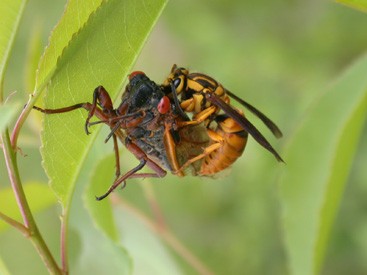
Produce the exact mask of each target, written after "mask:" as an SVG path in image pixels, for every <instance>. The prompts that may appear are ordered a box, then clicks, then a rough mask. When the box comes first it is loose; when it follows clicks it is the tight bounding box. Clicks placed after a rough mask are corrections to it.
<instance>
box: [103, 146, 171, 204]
mask: <svg viewBox="0 0 367 275" xmlns="http://www.w3.org/2000/svg"><path fill="white" fill-rule="evenodd" d="M125 145H126V148H127V149H128V150H129V151H130V152H131V153H133V154H134V155H135V156H136V158H137V159H138V160H139V161H140V163H139V165H137V166H136V167H134V168H133V169H131V170H130V171H128V172H127V173H126V174H124V175H123V176H121V177H119V178H117V179H116V180H115V181H114V183H113V184H112V185H111V186H110V188H108V190H107V192H106V193H105V194H103V195H102V196H99V197H96V199H97V200H98V201H100V200H103V199H104V198H106V197H107V196H108V195H109V194H111V192H112V191H113V190H115V189H116V188H117V187H118V186H119V185H120V184H121V183H123V182H125V181H126V180H127V179H129V178H142V177H144V178H146V177H159V178H162V177H164V176H165V175H166V174H167V172H166V171H165V170H163V169H162V168H161V167H160V166H159V165H158V164H156V163H155V162H154V161H152V160H151V159H149V158H148V156H147V155H146V154H145V153H144V152H143V151H142V150H141V149H140V148H139V147H138V146H137V145H136V144H134V143H132V142H131V141H130V140H126V142H125ZM145 165H147V166H148V167H149V168H151V169H152V170H153V171H154V172H155V173H141V174H137V172H138V171H139V170H141V169H142V168H143V167H144V166H145ZM124 185H125V184H124Z"/></svg>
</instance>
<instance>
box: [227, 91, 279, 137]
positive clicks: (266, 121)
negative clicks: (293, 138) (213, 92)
mask: <svg viewBox="0 0 367 275" xmlns="http://www.w3.org/2000/svg"><path fill="white" fill-rule="evenodd" d="M226 93H227V94H228V95H229V96H230V97H232V98H233V99H234V100H236V101H237V102H238V103H240V104H241V105H243V106H244V107H246V108H247V109H248V110H249V111H250V112H251V113H253V114H254V115H256V116H257V117H258V118H259V119H260V120H261V121H262V122H264V124H265V125H266V126H267V127H268V128H269V129H270V131H271V132H272V133H273V134H274V136H276V137H277V138H281V137H282V136H283V134H282V132H281V131H280V129H279V128H278V126H277V125H276V124H275V123H274V122H273V121H271V120H270V118H268V117H267V116H266V115H264V114H263V113H262V112H261V111H259V110H258V109H256V108H255V107H254V106H252V105H251V104H249V103H247V102H246V101H244V100H243V99H242V98H239V97H238V96H236V95H235V94H233V93H231V92H230V91H228V90H226Z"/></svg>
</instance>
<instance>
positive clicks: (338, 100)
mask: <svg viewBox="0 0 367 275" xmlns="http://www.w3.org/2000/svg"><path fill="white" fill-rule="evenodd" d="M366 72H367V56H364V57H363V58H362V59H361V60H359V61H358V62H357V63H356V64H354V66H352V68H350V69H349V70H348V71H347V72H346V73H345V74H343V75H342V76H341V77H340V79H339V80H338V81H337V82H336V83H335V85H334V86H333V87H331V88H330V89H329V90H327V91H326V92H325V93H323V94H322V95H321V96H320V98H319V99H318V100H317V101H316V102H315V104H314V106H313V108H312V109H310V110H309V112H308V113H307V114H306V117H305V118H304V121H302V122H301V123H300V125H299V129H298V130H297V131H296V133H295V135H294V136H293V139H292V140H291V142H290V144H289V146H288V148H287V153H286V156H285V161H286V162H287V164H286V165H285V168H284V173H283V175H282V178H281V200H282V206H283V222H284V234H285V237H284V239H285V243H286V249H287V252H288V255H289V261H290V263H289V266H290V271H291V274H314V273H317V272H318V271H319V270H320V268H321V265H322V262H323V258H324V254H325V249H326V245H327V241H328V237H329V236H330V230H331V227H332V224H333V221H334V219H335V215H336V212H337V209H338V207H339V203H340V199H341V196H342V194H343V190H344V185H345V182H346V180H347V177H348V173H349V170H350V167H351V163H352V161H353V156H354V154H355V152H356V148H357V145H358V139H359V137H360V135H361V131H362V129H363V126H364V123H365V119H366V112H367V78H366Z"/></svg>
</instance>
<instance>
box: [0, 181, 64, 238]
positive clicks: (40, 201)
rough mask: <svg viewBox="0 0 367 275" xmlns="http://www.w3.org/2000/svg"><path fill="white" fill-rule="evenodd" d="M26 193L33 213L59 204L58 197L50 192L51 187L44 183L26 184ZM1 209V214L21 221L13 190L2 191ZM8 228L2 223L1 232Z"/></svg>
mask: <svg viewBox="0 0 367 275" xmlns="http://www.w3.org/2000/svg"><path fill="white" fill-rule="evenodd" d="M24 192H25V194H26V196H27V199H28V203H29V205H30V208H31V210H32V213H37V212H40V211H43V210H45V209H47V208H48V207H50V206H52V205H54V204H55V203H56V202H57V200H56V197H55V195H54V194H53V193H52V191H51V190H50V188H49V186H47V184H44V183H38V182H29V183H26V184H24ZM0 208H1V212H3V213H4V214H6V215H8V216H9V217H11V218H13V219H15V220H18V221H21V215H20V212H19V209H18V205H17V203H16V201H15V197H14V192H13V190H12V189H11V188H6V189H2V190H0ZM7 227H8V224H6V223H4V222H3V221H0V232H1V231H2V230H4V229H6V228H7Z"/></svg>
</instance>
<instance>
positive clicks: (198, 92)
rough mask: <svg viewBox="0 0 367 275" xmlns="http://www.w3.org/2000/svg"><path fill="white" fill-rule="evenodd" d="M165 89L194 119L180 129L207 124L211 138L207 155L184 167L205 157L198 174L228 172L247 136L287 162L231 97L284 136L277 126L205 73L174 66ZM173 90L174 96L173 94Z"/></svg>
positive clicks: (244, 145)
mask: <svg viewBox="0 0 367 275" xmlns="http://www.w3.org/2000/svg"><path fill="white" fill-rule="evenodd" d="M172 86H173V87H174V89H172ZM162 88H163V90H164V91H165V93H166V94H167V95H168V96H170V97H172V98H174V99H175V100H176V101H179V104H180V107H181V108H182V109H183V111H184V112H186V113H191V114H192V120H191V121H185V122H183V123H182V124H181V126H184V125H195V124H200V123H204V124H205V125H206V127H207V131H208V135H209V137H210V139H211V142H210V144H209V146H208V147H207V148H205V150H204V152H203V153H202V154H200V155H197V156H196V157H194V158H192V159H190V160H188V161H187V163H186V164H184V165H183V167H182V168H184V167H186V166H187V165H190V164H192V163H194V162H195V161H198V160H199V159H201V158H204V161H203V164H202V167H201V169H200V171H199V173H198V174H199V175H203V176H211V175H214V174H216V173H218V172H220V171H221V170H224V169H226V168H227V167H229V166H230V165H231V164H233V163H234V162H235V161H236V160H237V159H238V158H239V157H240V156H241V155H242V153H243V151H244V149H245V147H246V144H247V139H248V134H250V135H251V136H252V137H253V138H254V139H255V140H256V141H257V142H258V143H259V144H260V145H261V146H262V147H264V148H265V149H266V150H268V151H269V152H270V153H272V154H273V155H274V156H275V158H276V159H277V160H278V161H281V162H284V161H283V159H282V158H281V157H280V155H279V154H278V153H277V151H276V150H275V149H274V148H273V147H272V146H271V144H270V143H269V142H268V141H267V140H266V138H265V137H264V136H263V135H262V134H261V133H260V132H259V130H257V128H256V127H255V126H254V125H253V124H252V123H251V122H250V121H249V120H248V119H247V118H246V117H245V116H244V114H243V112H242V111H240V110H238V109H236V108H234V107H232V106H231V105H230V98H233V99H234V100H236V101H237V102H239V103H240V104H241V105H243V106H244V107H245V108H246V109H248V110H249V111H251V112H252V113H253V114H255V115H256V116H257V117H258V118H260V120H262V121H263V122H264V124H265V125H266V126H267V127H268V128H269V129H270V130H271V132H272V133H273V134H274V135H275V136H276V137H277V138H279V137H281V136H282V133H281V131H280V129H279V128H278V126H276V124H275V123H274V122H272V121H271V120H270V119H269V118H268V117H267V116H265V115H264V114H263V113H262V112H261V111H259V110H258V109H256V108H255V107H253V106H252V105H250V104H249V103H247V102H246V101H244V100H243V99H241V98H239V97H238V96H236V95H235V94H233V93H231V92H230V91H229V90H227V89H226V88H224V87H223V86H222V85H221V84H220V83H218V82H217V81H216V80H215V79H213V78H212V77H210V76H208V75H205V74H202V73H190V72H189V70H187V69H185V68H180V67H177V65H173V67H172V69H171V73H170V75H169V76H168V77H167V79H166V80H165V81H164V82H163V84H162ZM172 91H174V92H175V94H172ZM178 96H179V97H180V98H178ZM213 124H214V126H213Z"/></svg>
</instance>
